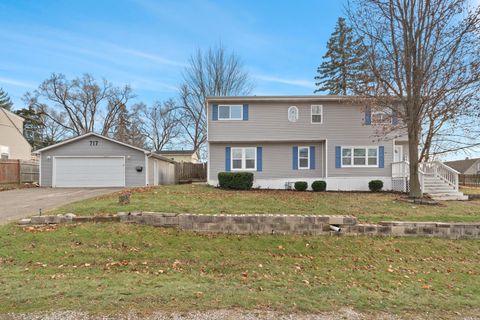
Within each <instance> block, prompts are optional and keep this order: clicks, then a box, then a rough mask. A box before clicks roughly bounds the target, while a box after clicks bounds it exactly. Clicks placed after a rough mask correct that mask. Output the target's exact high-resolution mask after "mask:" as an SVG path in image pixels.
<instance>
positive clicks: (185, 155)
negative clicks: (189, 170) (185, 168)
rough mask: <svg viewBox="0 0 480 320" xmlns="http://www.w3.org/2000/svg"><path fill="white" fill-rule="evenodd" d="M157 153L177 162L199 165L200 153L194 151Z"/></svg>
mask: <svg viewBox="0 0 480 320" xmlns="http://www.w3.org/2000/svg"><path fill="white" fill-rule="evenodd" d="M155 153H157V154H160V155H162V156H164V157H167V158H169V159H171V160H173V161H176V162H192V163H197V162H198V160H199V157H198V152H195V151H193V150H162V151H155Z"/></svg>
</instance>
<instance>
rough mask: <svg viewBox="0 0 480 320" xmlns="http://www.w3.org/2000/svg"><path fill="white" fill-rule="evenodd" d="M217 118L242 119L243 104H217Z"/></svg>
mask: <svg viewBox="0 0 480 320" xmlns="http://www.w3.org/2000/svg"><path fill="white" fill-rule="evenodd" d="M218 120H243V106H241V105H233V106H218Z"/></svg>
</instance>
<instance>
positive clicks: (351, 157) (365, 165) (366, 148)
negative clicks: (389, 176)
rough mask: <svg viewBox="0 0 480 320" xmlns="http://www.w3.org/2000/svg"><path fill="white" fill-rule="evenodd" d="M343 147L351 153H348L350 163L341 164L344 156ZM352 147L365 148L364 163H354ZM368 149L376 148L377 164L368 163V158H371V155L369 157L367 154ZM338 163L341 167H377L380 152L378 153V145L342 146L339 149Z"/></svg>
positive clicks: (378, 165)
mask: <svg viewBox="0 0 480 320" xmlns="http://www.w3.org/2000/svg"><path fill="white" fill-rule="evenodd" d="M344 149H351V151H352V152H351V155H350V163H351V164H349V165H345V164H343V158H346V157H344V156H343V150H344ZM354 149H365V164H364V165H362V164H354V158H355V156H354V154H355V151H354ZM368 149H376V150H377V157H376V158H377V164H376V165H372V164H370V165H369V164H368V158H373V157H369V156H368ZM357 158H358V157H357ZM340 164H341V167H342V168H379V167H380V153H379V148H378V146H345V147H344V146H342V148H341V150H340Z"/></svg>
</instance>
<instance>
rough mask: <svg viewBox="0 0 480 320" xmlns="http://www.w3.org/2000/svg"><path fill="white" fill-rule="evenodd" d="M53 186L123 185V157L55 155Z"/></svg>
mask: <svg viewBox="0 0 480 320" xmlns="http://www.w3.org/2000/svg"><path fill="white" fill-rule="evenodd" d="M53 186H54V187H124V186H125V158H124V157H68V158H63V157H55V158H54V169H53Z"/></svg>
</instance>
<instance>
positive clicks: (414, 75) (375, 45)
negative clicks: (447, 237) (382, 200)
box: [348, 0, 480, 197]
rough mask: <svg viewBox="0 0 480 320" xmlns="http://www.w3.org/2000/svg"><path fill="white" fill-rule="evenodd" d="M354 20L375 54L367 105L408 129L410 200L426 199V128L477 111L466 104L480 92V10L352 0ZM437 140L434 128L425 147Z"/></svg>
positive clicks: (421, 1) (432, 0) (429, 1)
mask: <svg viewBox="0 0 480 320" xmlns="http://www.w3.org/2000/svg"><path fill="white" fill-rule="evenodd" d="M348 14H349V18H350V20H351V21H352V22H353V25H354V27H355V30H356V32H357V33H358V34H359V36H361V37H363V39H364V41H365V45H366V47H367V48H368V49H369V55H368V63H369V65H370V68H371V70H372V73H373V76H374V80H375V82H376V88H375V91H374V92H373V93H372V96H371V99H370V102H369V103H370V104H371V105H374V106H377V107H382V108H384V107H389V108H394V112H396V114H397V116H398V118H399V119H401V120H402V121H401V123H402V124H403V125H405V127H406V129H407V131H408V140H409V158H410V196H412V197H420V196H421V195H422V194H421V189H420V183H419V178H418V169H419V160H420V158H421V157H420V155H419V146H420V139H421V137H422V132H423V131H422V126H425V125H427V124H434V125H433V126H434V127H435V124H437V125H438V124H441V123H442V122H444V123H448V124H452V123H454V122H452V121H454V119H456V120H458V119H459V117H458V114H459V112H463V111H464V110H471V109H472V108H475V106H474V105H473V104H472V105H470V103H472V102H470V101H468V100H469V97H470V96H475V95H476V94H478V92H479V90H478V89H479V82H480V74H479V67H480V61H479V57H480V55H479V49H478V48H479V47H480V41H479V35H480V33H479V19H480V9H479V8H476V9H475V10H469V8H468V1H467V0H451V1H446V0H352V2H351V3H349V6H348ZM477 97H478V96H477ZM394 102H398V103H394ZM461 110H463V111H461ZM432 115H433V116H434V117H433V118H432V119H429V118H428V117H429V116H432ZM441 126H442V127H444V128H445V126H444V125H441ZM427 132H428V130H427ZM427 135H428V133H427ZM433 137H435V129H433V132H432V134H430V137H426V139H425V141H424V144H429V143H430V144H431V143H432V141H433V140H432V139H433ZM427 148H429V147H428V146H427Z"/></svg>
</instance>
